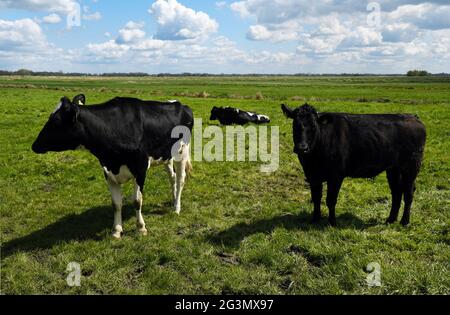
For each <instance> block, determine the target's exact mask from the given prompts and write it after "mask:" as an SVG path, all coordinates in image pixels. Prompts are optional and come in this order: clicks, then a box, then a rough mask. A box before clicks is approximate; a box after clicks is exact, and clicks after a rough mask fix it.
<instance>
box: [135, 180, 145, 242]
mask: <svg viewBox="0 0 450 315" xmlns="http://www.w3.org/2000/svg"><path fill="white" fill-rule="evenodd" d="M142 202H143V196H142V192H141V188H140V187H139V185H138V184H137V183H136V181H135V182H134V206H135V208H136V228H137V231H138V233H139V234H141V235H144V236H145V235H147V229H146V228H145V221H144V218H143V217H142Z"/></svg>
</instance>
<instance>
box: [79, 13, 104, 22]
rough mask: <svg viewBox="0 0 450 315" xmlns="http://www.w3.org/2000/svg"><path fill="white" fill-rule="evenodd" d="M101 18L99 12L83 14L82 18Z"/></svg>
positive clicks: (96, 19)
mask: <svg viewBox="0 0 450 315" xmlns="http://www.w3.org/2000/svg"><path fill="white" fill-rule="evenodd" d="M101 19H102V15H101V13H100V12H95V13H86V14H83V20H86V21H99V20H101Z"/></svg>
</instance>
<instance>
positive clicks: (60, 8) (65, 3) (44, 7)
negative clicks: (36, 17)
mask: <svg viewBox="0 0 450 315" xmlns="http://www.w3.org/2000/svg"><path fill="white" fill-rule="evenodd" d="M77 7H78V2H77V1H76V0H0V8H12V9H22V10H31V11H45V12H58V13H62V14H67V13H69V12H73V11H74V10H75V9H76V8H77Z"/></svg>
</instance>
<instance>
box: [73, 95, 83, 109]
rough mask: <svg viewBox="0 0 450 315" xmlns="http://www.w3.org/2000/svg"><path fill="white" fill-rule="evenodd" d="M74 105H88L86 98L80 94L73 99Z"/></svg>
mask: <svg viewBox="0 0 450 315" xmlns="http://www.w3.org/2000/svg"><path fill="white" fill-rule="evenodd" d="M72 103H73V104H75V105H78V106H83V105H86V96H84V94H79V95H77V96H75V97H74V98H73V100H72Z"/></svg>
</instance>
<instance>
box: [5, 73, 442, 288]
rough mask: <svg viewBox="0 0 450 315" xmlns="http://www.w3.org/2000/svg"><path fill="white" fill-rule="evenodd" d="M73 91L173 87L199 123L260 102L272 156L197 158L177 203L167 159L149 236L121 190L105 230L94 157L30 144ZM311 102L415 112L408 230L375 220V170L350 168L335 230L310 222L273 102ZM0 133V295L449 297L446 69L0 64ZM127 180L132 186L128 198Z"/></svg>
mask: <svg viewBox="0 0 450 315" xmlns="http://www.w3.org/2000/svg"><path fill="white" fill-rule="evenodd" d="M78 93H84V94H86V96H87V103H88V104H94V103H98V102H102V101H106V100H108V99H110V98H112V97H114V96H118V95H120V96H131V97H139V98H143V99H159V100H167V99H174V98H176V99H179V100H180V101H182V102H183V103H185V104H187V105H189V106H191V108H192V109H193V111H194V114H195V117H197V118H203V122H204V126H207V125H208V124H209V112H210V109H211V107H212V106H213V105H216V106H225V105H229V106H235V107H240V108H242V109H247V110H253V111H257V112H260V113H264V114H267V115H269V116H270V117H271V118H272V123H271V125H276V126H279V127H280V167H279V169H278V171H277V172H275V173H272V174H269V175H268V174H263V173H261V172H260V171H259V166H260V164H259V163H255V162H241V163H226V162H210V163H208V162H201V163H200V162H194V174H193V175H192V177H191V178H190V179H189V180H188V182H187V184H186V186H185V190H184V193H183V199H182V212H181V215H180V216H177V215H175V214H174V213H173V212H172V209H171V207H170V192H169V190H170V188H169V184H168V179H167V176H166V174H165V172H164V170H163V169H162V168H153V169H151V170H150V171H149V174H148V177H147V182H146V189H145V195H144V207H143V215H144V219H145V221H146V223H147V228H148V229H149V235H148V236H147V237H138V236H137V235H135V232H134V230H135V227H134V226H135V218H134V210H133V208H132V206H131V203H130V202H125V207H124V210H123V217H124V229H125V235H124V237H123V239H122V240H121V241H114V240H112V239H111V238H110V231H111V227H112V222H113V211H112V208H111V205H110V195H109V192H108V190H107V186H106V183H105V181H104V178H103V173H102V171H101V168H100V167H99V164H98V162H97V160H96V159H95V158H94V157H93V156H91V155H90V154H89V153H87V152H65V153H57V154H56V153H52V154H46V155H42V156H38V155H35V154H34V153H33V152H32V151H31V144H32V142H33V141H34V139H35V137H36V136H37V134H38V132H39V130H40V129H41V128H42V126H43V124H44V123H45V122H46V120H47V118H48V115H49V114H50V113H51V111H52V110H53V109H54V107H55V104H56V103H57V102H58V101H59V99H60V98H61V97H62V96H63V95H67V96H69V97H73V96H74V95H76V94H78ZM305 101H308V102H309V103H311V104H313V105H315V106H316V107H317V108H318V109H319V110H320V111H346V112H353V113H396V112H405V113H413V114H417V115H419V117H420V118H421V120H422V121H423V122H424V123H425V125H426V127H427V131H428V139H427V146H426V152H425V160H424V163H423V168H422V171H421V173H420V175H419V178H418V181H417V191H416V195H415V202H414V205H413V210H412V216H411V224H410V226H409V227H407V228H403V227H401V226H400V225H399V224H398V223H397V224H394V225H391V226H386V225H384V221H385V219H386V218H387V216H388V214H389V210H390V192H389V188H388V184H387V181H386V177H385V174H382V175H380V176H378V177H377V178H376V179H375V180H362V179H346V180H345V182H344V185H343V187H342V190H341V193H340V196H339V200H338V204H337V209H336V211H337V220H338V227H337V228H331V227H328V225H327V222H326V218H325V217H326V215H327V209H326V207H325V205H324V208H323V215H324V218H323V222H322V223H321V224H319V225H317V226H313V225H310V224H309V220H310V216H311V212H312V204H311V203H310V202H309V200H310V194H309V189H308V186H307V184H306V183H305V181H304V176H303V172H302V169H301V166H300V164H299V162H298V160H297V158H296V156H295V155H294V154H293V153H292V133H291V122H290V121H288V120H286V119H285V118H284V116H283V115H282V112H281V110H280V104H281V103H287V104H290V105H298V104H303V103H304V102H305ZM0 130H1V133H0V147H1V151H0V169H1V172H0V187H1V188H0V218H1V221H0V230H1V245H2V248H1V282H0V284H1V293H2V294H450V264H449V263H450V236H449V229H450V227H449V223H450V180H449V178H450V161H449V152H450V79H449V78H435V77H430V78H406V77H320V78H319V77H317V78H316V77H314V78H303V77H267V78H265V77H258V78H234V77H233V78H185V77H179V78H39V77H0ZM131 192H132V187H131V185H128V186H126V187H125V189H124V195H125V197H126V198H128V196H130V195H131ZM126 200H127V199H126ZM401 211H403V209H402V210H401ZM401 213H402V212H401ZM70 262H78V263H79V264H80V266H81V275H82V277H81V286H80V287H70V286H68V285H67V284H66V280H65V279H66V277H67V275H68V272H67V271H66V268H67V265H68V264H69V263H70ZM371 262H376V263H378V264H379V265H380V266H381V286H380V287H369V286H368V285H367V284H366V277H367V276H368V272H367V271H366V266H367V265H368V264H369V263H371Z"/></svg>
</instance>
